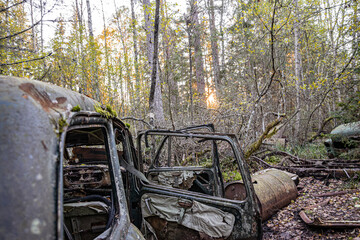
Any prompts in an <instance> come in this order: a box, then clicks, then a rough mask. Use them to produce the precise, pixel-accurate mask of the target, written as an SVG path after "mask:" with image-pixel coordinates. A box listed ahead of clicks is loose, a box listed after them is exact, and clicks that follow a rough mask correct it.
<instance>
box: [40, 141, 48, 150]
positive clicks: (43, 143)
mask: <svg viewBox="0 0 360 240" xmlns="http://www.w3.org/2000/svg"><path fill="white" fill-rule="evenodd" d="M41 144H42V146H43V147H44V149H45V150H46V151H47V150H48V148H47V146H46V144H45V142H44V141H43V140H41Z"/></svg>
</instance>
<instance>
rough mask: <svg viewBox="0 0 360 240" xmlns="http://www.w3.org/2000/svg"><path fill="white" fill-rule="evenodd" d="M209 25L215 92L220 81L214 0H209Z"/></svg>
mask: <svg viewBox="0 0 360 240" xmlns="http://www.w3.org/2000/svg"><path fill="white" fill-rule="evenodd" d="M208 8H209V27H210V36H211V37H210V38H211V39H210V41H211V55H212V65H213V72H214V83H215V89H216V93H217V94H218V93H219V90H220V86H219V84H220V83H221V79H220V66H219V47H218V33H217V30H216V27H215V11H214V0H209V7H208Z"/></svg>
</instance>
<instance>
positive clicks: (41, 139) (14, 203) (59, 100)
mask: <svg viewBox="0 0 360 240" xmlns="http://www.w3.org/2000/svg"><path fill="white" fill-rule="evenodd" d="M94 104H97V102H96V101H94V100H92V99H91V98H89V97H86V96H84V95H82V94H79V93H76V92H73V91H71V90H68V89H64V88H61V87H58V86H55V85H53V84H50V83H45V82H40V81H35V80H29V79H25V78H16V77H9V76H1V75H0V199H1V200H0V201H1V206H0V238H1V239H21V238H24V239H53V238H55V237H56V232H57V231H56V229H57V227H58V226H56V217H57V205H58V204H57V199H58V197H57V194H58V190H57V184H58V183H57V179H58V174H57V170H58V169H57V167H58V166H59V164H58V161H59V159H58V149H59V135H60V131H61V129H59V120H60V119H62V118H66V117H67V116H69V114H70V112H71V109H72V107H74V106H77V105H79V107H80V108H81V110H82V111H83V110H84V111H94Z"/></svg>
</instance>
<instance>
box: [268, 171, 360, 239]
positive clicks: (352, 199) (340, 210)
mask: <svg viewBox="0 0 360 240" xmlns="http://www.w3.org/2000/svg"><path fill="white" fill-rule="evenodd" d="M298 188H299V197H298V198H297V199H296V200H295V201H294V202H293V203H291V204H290V205H289V206H287V207H286V208H284V209H282V210H280V211H279V212H277V213H276V214H275V215H274V216H272V217H271V218H270V219H269V220H267V221H266V222H264V223H263V231H264V237H263V239H349V240H350V239H352V240H355V239H356V240H360V228H348V229H325V228H323V229H319V228H317V229H316V228H310V227H309V226H307V225H306V224H305V223H304V222H303V221H302V220H301V218H300V216H299V212H300V211H301V210H302V209H303V208H305V207H308V206H311V205H316V204H318V203H320V202H324V200H327V199H329V202H328V204H326V205H325V206H323V207H317V208H313V209H311V210H307V211H306V213H307V215H308V216H309V217H310V218H314V217H316V216H318V217H321V218H322V219H327V220H331V219H332V220H352V221H360V185H359V183H355V182H354V181H353V182H344V181H342V180H338V179H328V180H317V179H314V178H312V177H305V178H302V179H300V183H299V185H298ZM354 189H355V192H354ZM344 190H345V191H352V192H353V193H347V194H344V195H340V196H331V197H315V196H316V195H319V194H322V193H329V192H339V191H344ZM357 190H358V191H357Z"/></svg>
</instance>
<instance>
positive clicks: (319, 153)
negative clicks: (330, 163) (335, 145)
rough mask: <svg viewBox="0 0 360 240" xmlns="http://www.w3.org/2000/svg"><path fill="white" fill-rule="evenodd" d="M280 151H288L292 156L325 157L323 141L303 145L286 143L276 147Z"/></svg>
mask: <svg viewBox="0 0 360 240" xmlns="http://www.w3.org/2000/svg"><path fill="white" fill-rule="evenodd" d="M276 148H277V149H278V150H280V151H284V152H288V153H290V154H292V155H294V156H297V157H299V158H305V159H327V158H328V156H327V154H326V149H325V145H324V143H323V142H315V143H307V144H305V145H303V146H302V145H288V146H286V148H284V147H279V146H277V147H276Z"/></svg>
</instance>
